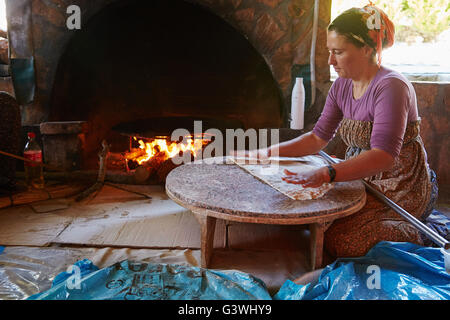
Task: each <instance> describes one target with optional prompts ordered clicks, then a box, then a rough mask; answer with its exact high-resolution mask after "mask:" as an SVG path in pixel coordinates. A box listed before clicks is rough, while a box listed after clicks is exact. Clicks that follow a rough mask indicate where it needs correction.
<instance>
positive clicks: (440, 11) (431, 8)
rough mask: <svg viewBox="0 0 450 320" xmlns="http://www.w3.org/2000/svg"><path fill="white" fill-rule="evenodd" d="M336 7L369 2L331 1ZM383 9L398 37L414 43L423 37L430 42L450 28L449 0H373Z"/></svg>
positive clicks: (348, 6)
mask: <svg viewBox="0 0 450 320" xmlns="http://www.w3.org/2000/svg"><path fill="white" fill-rule="evenodd" d="M332 2H333V3H332V4H333V9H334V10H336V11H337V12H339V13H341V12H343V11H344V10H346V9H348V8H350V7H353V6H357V7H363V6H364V5H366V4H368V1H355V0H332ZM372 2H373V3H374V4H375V5H376V6H377V7H379V8H381V9H383V11H384V12H386V14H387V15H388V17H389V18H390V19H391V20H392V21H393V22H394V25H395V39H396V41H400V42H412V41H415V38H416V37H418V36H421V37H422V38H423V39H424V42H431V41H434V40H436V38H437V37H438V36H439V34H441V33H442V32H443V31H445V30H447V29H449V28H450V0H373V1H372Z"/></svg>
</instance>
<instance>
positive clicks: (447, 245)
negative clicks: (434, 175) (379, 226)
mask: <svg viewBox="0 0 450 320" xmlns="http://www.w3.org/2000/svg"><path fill="white" fill-rule="evenodd" d="M319 155H321V156H322V157H324V158H325V159H326V160H327V161H328V162H331V163H339V162H340V161H342V160H341V159H336V158H333V157H330V156H329V155H328V154H327V153H326V152H324V151H319ZM361 181H362V183H363V184H364V186H365V187H366V189H367V190H368V191H370V192H371V193H372V194H373V195H374V196H376V197H377V198H378V199H380V200H381V201H382V202H383V203H385V204H387V205H388V206H389V207H391V208H392V209H393V210H394V211H395V212H397V213H398V214H400V215H401V216H402V217H403V218H405V219H406V220H407V221H408V222H410V223H411V224H412V225H413V226H414V227H416V228H417V229H419V230H420V231H421V232H423V233H424V234H425V235H426V236H427V237H428V238H430V239H431V240H432V241H433V242H434V243H436V244H437V245H438V246H440V247H442V248H444V249H445V250H449V249H450V242H448V241H447V240H446V239H445V238H444V237H442V236H440V235H439V234H437V233H436V232H435V231H434V230H432V229H430V228H429V227H428V226H426V225H425V224H424V223H422V222H421V221H420V220H418V219H417V218H416V217H414V216H413V215H411V214H410V213H409V212H408V211H406V210H405V209H403V208H402V207H400V206H399V205H398V204H396V203H395V202H394V201H392V200H391V199H389V198H388V197H386V196H385V195H384V194H383V193H381V192H380V191H378V190H377V189H375V188H374V187H372V186H371V185H370V184H369V183H367V182H366V181H365V180H363V179H361Z"/></svg>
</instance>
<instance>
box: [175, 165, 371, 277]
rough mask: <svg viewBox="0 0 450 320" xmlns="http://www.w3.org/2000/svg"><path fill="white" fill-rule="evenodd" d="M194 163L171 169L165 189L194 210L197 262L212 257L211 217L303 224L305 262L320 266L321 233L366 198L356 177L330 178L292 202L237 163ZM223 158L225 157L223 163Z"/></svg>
mask: <svg viewBox="0 0 450 320" xmlns="http://www.w3.org/2000/svg"><path fill="white" fill-rule="evenodd" d="M221 159H222V162H221V163H215V164H207V163H205V161H201V160H200V161H195V162H192V163H188V164H184V165H181V166H179V167H177V168H175V169H173V170H172V171H171V172H170V173H169V175H168V176H167V178H166V193H167V195H168V196H169V197H170V198H171V199H172V200H173V201H175V202H176V203H178V204H179V205H181V206H182V207H184V208H186V209H189V210H190V211H191V212H193V213H194V215H195V217H196V219H197V221H198V222H199V224H200V226H201V266H202V267H204V268H207V267H208V265H209V262H210V259H211V255H212V248H213V241H214V231H215V225H216V219H223V220H226V221H237V222H250V223H262V224H286V225H288V224H292V225H301V224H308V225H309V229H310V232H311V241H310V243H311V245H310V246H311V266H312V269H313V270H314V269H316V268H320V267H321V266H322V255H323V239H324V233H325V231H326V230H327V228H328V227H329V226H330V225H331V223H332V222H333V221H334V220H335V219H338V218H342V217H345V216H348V215H350V214H352V213H355V212H357V211H359V210H360V209H361V208H362V207H363V206H364V204H365V202H366V193H365V189H364V185H363V183H362V182H361V181H359V180H355V181H350V182H336V183H335V184H334V188H333V189H331V190H330V191H328V192H327V193H326V194H325V195H324V196H323V197H321V198H319V199H315V200H292V199H290V198H289V197H287V196H285V195H284V194H282V193H280V192H279V191H277V190H275V189H274V188H272V187H271V186H269V185H268V184H266V183H264V182H261V181H260V180H258V179H257V178H255V177H254V176H252V175H251V174H249V173H248V172H246V171H245V170H243V169H242V168H240V167H239V166H237V165H235V164H231V163H227V161H225V158H221ZM228 162H229V161H228Z"/></svg>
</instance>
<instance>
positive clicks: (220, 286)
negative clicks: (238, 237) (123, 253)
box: [28, 260, 271, 300]
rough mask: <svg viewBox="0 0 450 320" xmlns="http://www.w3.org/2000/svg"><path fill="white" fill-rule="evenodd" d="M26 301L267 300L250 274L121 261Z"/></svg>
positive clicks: (73, 279)
mask: <svg viewBox="0 0 450 320" xmlns="http://www.w3.org/2000/svg"><path fill="white" fill-rule="evenodd" d="M74 267H75V266H74ZM28 299H29V300H159V299H162V300H178V299H183V300H191V299H195V300H218V299H220V300H270V299H271V296H270V294H269V293H268V291H267V288H266V286H265V284H264V283H263V282H262V281H261V280H260V279H258V278H256V277H253V276H252V275H250V274H247V273H244V272H240V271H236V270H226V271H217V270H209V269H203V268H199V267H190V266H181V265H175V264H158V263H144V262H134V261H129V260H124V261H122V262H120V263H116V264H114V265H112V266H110V267H107V268H103V269H100V270H98V271H94V269H92V272H90V273H89V274H87V275H84V276H82V275H81V274H79V275H78V277H77V274H76V272H73V275H71V276H70V277H68V278H67V279H66V280H65V281H61V282H59V283H58V284H56V285H55V286H53V287H52V288H51V289H49V290H47V291H45V292H42V293H39V294H36V295H33V296H31V297H29V298H28Z"/></svg>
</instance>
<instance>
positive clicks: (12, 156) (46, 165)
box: [0, 150, 65, 171]
mask: <svg viewBox="0 0 450 320" xmlns="http://www.w3.org/2000/svg"><path fill="white" fill-rule="evenodd" d="M0 154H2V155H4V156H7V157H11V158H16V159H18V160H22V161H25V162H30V163H33V164H35V165H38V166H42V167H46V168H48V169H51V170H54V171H65V170H63V169H61V168H57V167H54V166H52V165H49V164H45V163H43V162H40V161H34V160H30V159H27V158H24V157H21V156H17V155H15V154H12V153H8V152H5V151H1V150H0Z"/></svg>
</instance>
